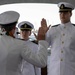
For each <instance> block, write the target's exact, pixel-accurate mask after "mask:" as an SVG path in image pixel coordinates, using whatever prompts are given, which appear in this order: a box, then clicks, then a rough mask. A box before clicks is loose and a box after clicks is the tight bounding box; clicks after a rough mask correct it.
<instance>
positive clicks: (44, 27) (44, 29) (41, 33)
mask: <svg viewBox="0 0 75 75" xmlns="http://www.w3.org/2000/svg"><path fill="white" fill-rule="evenodd" d="M49 27H50V26H49ZM49 27H47V22H46V19H44V18H43V19H42V21H41V27H39V29H38V35H36V34H35V33H33V34H34V36H35V38H36V39H37V40H45V34H46V32H47V31H48V29H49Z"/></svg>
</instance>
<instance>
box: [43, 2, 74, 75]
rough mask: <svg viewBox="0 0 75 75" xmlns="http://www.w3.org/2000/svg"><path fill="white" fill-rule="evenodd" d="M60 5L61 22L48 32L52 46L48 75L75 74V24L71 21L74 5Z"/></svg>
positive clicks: (47, 37)
mask: <svg viewBox="0 0 75 75" xmlns="http://www.w3.org/2000/svg"><path fill="white" fill-rule="evenodd" d="M58 7H59V16H60V20H61V24H58V25H55V26H52V27H50V28H49V30H48V31H47V34H46V40H47V41H48V42H49V44H50V46H51V55H50V62H48V63H49V64H48V75H75V25H74V24H72V23H71V21H70V20H71V16H72V10H73V9H74V7H73V5H72V4H70V3H66V2H60V3H58ZM43 21H44V22H43ZM43 23H44V25H45V24H46V20H45V19H43V20H42V24H43Z"/></svg>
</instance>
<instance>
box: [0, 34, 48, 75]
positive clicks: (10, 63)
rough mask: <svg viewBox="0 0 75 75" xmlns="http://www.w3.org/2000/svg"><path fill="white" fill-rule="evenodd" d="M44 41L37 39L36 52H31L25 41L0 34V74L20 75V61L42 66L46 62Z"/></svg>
mask: <svg viewBox="0 0 75 75" xmlns="http://www.w3.org/2000/svg"><path fill="white" fill-rule="evenodd" d="M47 45H48V43H47V42H46V41H43V40H42V41H39V51H38V53H37V54H36V53H33V52H31V49H30V48H28V47H27V46H26V45H25V42H24V41H22V40H19V39H15V38H12V37H10V36H7V35H0V75H21V70H20V69H21V66H20V64H21V62H22V59H25V60H26V61H27V62H29V63H31V64H33V65H35V66H38V67H44V66H46V63H47V47H48V46H47Z"/></svg>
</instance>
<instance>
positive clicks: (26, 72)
mask: <svg viewBox="0 0 75 75" xmlns="http://www.w3.org/2000/svg"><path fill="white" fill-rule="evenodd" d="M25 42H26V45H27V46H28V47H29V48H30V49H31V50H32V51H33V52H34V53H36V52H38V45H37V44H35V43H33V42H31V41H29V40H28V41H25ZM21 72H22V75H41V68H39V67H36V66H34V65H33V64H30V63H28V62H27V61H25V60H24V59H23V60H22V67H21Z"/></svg>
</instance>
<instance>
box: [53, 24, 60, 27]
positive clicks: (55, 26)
mask: <svg viewBox="0 0 75 75" xmlns="http://www.w3.org/2000/svg"><path fill="white" fill-rule="evenodd" d="M59 25H60V24H57V25H54V26H52V27H57V26H59Z"/></svg>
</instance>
